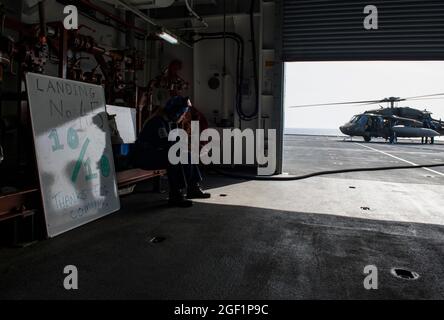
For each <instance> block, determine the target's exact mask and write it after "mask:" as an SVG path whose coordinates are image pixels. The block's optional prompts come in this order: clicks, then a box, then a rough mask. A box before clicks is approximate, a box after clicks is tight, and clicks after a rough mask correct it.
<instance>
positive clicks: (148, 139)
mask: <svg viewBox="0 0 444 320" xmlns="http://www.w3.org/2000/svg"><path fill="white" fill-rule="evenodd" d="M163 111H164V112H163V113H160V114H159V115H156V116H154V117H153V118H151V119H149V120H148V121H147V122H146V123H145V125H144V126H143V128H142V131H141V132H140V134H139V137H138V138H137V141H136V143H135V150H134V153H133V162H134V164H135V165H136V166H137V167H139V168H141V169H145V170H158V169H167V175H168V183H169V189H170V195H169V203H170V204H171V205H176V206H181V207H188V206H191V205H192V202H191V201H189V200H185V198H184V195H183V190H184V189H186V190H187V198H188V199H196V198H209V197H210V194H208V193H204V192H203V191H202V189H201V187H200V182H201V181H202V176H201V173H200V171H199V168H198V166H197V165H193V164H180V163H179V164H177V165H172V164H170V162H169V161H168V150H169V149H170V147H171V146H172V145H173V144H174V143H175V142H174V141H168V134H169V132H170V131H171V130H173V129H175V128H177V127H178V125H177V121H179V120H180V119H181V117H182V115H183V114H184V113H185V112H187V111H188V99H187V98H184V97H180V96H176V97H173V98H171V99H170V100H169V101H168V103H167V106H166V107H165V108H164V110H163Z"/></svg>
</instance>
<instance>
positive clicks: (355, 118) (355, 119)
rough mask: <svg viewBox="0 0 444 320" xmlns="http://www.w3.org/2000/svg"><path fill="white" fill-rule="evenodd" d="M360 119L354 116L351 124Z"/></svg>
mask: <svg viewBox="0 0 444 320" xmlns="http://www.w3.org/2000/svg"><path fill="white" fill-rule="evenodd" d="M358 119H359V116H353V118H351V119H350V123H355V122H357V121H358Z"/></svg>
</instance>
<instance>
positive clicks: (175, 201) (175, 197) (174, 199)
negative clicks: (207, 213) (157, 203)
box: [168, 192, 193, 208]
mask: <svg viewBox="0 0 444 320" xmlns="http://www.w3.org/2000/svg"><path fill="white" fill-rule="evenodd" d="M168 204H169V205H170V206H172V207H179V208H189V207H191V206H192V205H193V201H191V200H187V199H185V197H184V196H183V194H182V193H177V192H174V193H170V196H169V198H168Z"/></svg>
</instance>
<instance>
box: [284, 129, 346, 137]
mask: <svg viewBox="0 0 444 320" xmlns="http://www.w3.org/2000/svg"><path fill="white" fill-rule="evenodd" d="M284 134H288V135H292V134H294V135H307V136H333V137H338V136H340V137H344V134H343V133H342V132H341V131H340V130H339V129H322V128H285V129H284Z"/></svg>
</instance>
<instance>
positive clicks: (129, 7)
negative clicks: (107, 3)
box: [113, 0, 193, 48]
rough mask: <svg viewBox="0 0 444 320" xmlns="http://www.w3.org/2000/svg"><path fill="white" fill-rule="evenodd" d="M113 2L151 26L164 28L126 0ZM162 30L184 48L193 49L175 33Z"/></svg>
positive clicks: (114, 0)
mask: <svg viewBox="0 0 444 320" xmlns="http://www.w3.org/2000/svg"><path fill="white" fill-rule="evenodd" d="M113 2H114V3H116V4H119V5H121V6H122V7H124V8H125V9H127V10H129V11H131V12H132V13H134V14H135V15H136V16H138V17H139V18H141V19H142V20H144V21H146V22H148V23H149V24H152V25H153V26H155V27H159V29H160V28H162V26H161V25H160V24H158V23H157V22H156V21H155V20H153V19H151V18H150V17H148V16H147V15H146V14H144V13H143V12H142V11H140V10H139V9H137V8H136V7H134V6H132V5H131V4H128V3H127V2H126V1H125V0H113ZM162 29H163V31H165V32H167V33H169V34H170V35H172V36H174V37H175V38H176V39H177V40H178V42H179V43H181V44H183V45H184V46H186V47H188V48H193V46H191V45H190V44H188V43H186V42H185V41H183V40H181V39H180V38H179V36H177V35H176V34H174V33H173V32H171V31H169V30H167V29H165V28H162Z"/></svg>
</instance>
